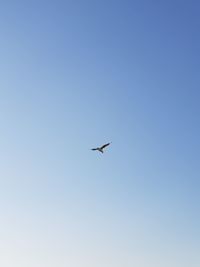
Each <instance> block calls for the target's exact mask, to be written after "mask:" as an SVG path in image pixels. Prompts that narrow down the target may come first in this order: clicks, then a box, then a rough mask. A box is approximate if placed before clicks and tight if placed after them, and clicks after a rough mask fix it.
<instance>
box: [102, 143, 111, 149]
mask: <svg viewBox="0 0 200 267" xmlns="http://www.w3.org/2000/svg"><path fill="white" fill-rule="evenodd" d="M110 144H111V143H107V144H105V145H103V146H101V149H104V148H105V147H107V146H109V145H110Z"/></svg>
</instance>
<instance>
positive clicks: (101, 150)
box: [91, 142, 112, 153]
mask: <svg viewBox="0 0 200 267" xmlns="http://www.w3.org/2000/svg"><path fill="white" fill-rule="evenodd" d="M111 143H112V142H110V143H107V144H105V145H103V146H100V147H96V148H92V149H91V150H93V151H95V150H97V151H99V152H101V153H104V148H106V147H107V146H109V145H110V144H111Z"/></svg>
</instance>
